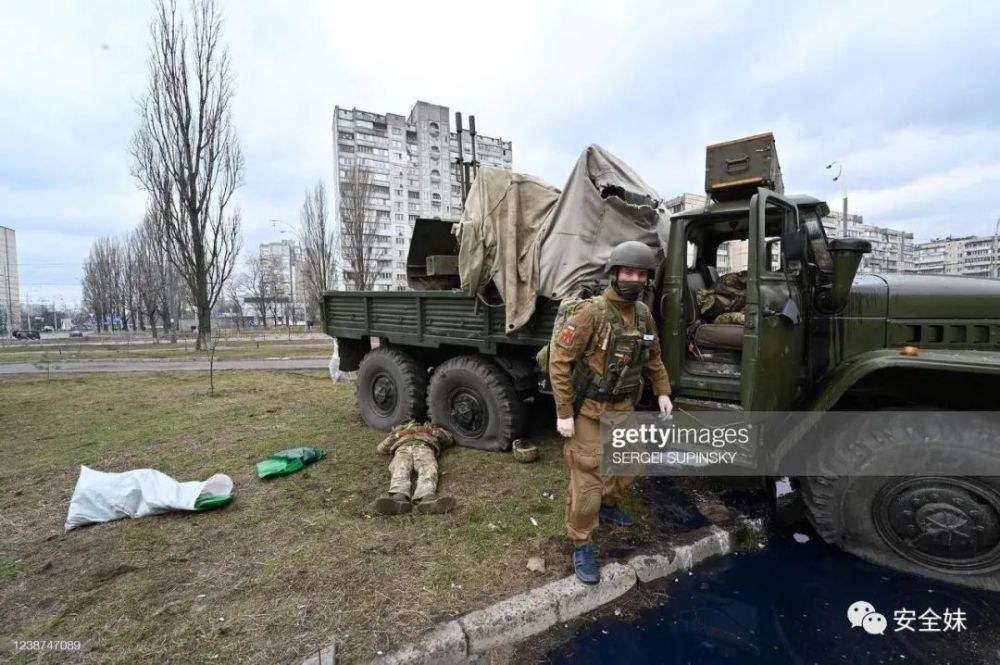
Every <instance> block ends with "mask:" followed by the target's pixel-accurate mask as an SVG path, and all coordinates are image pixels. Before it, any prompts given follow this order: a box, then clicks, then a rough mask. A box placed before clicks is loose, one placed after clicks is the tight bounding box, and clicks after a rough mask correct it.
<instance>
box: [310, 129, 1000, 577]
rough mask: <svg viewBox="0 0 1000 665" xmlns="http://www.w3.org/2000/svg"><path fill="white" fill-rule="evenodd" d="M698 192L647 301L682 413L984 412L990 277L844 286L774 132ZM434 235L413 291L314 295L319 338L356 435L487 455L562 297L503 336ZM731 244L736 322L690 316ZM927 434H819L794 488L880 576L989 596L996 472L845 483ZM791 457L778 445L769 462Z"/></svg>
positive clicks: (726, 154) (535, 388) (728, 153)
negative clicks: (787, 185) (454, 446)
mask: <svg viewBox="0 0 1000 665" xmlns="http://www.w3.org/2000/svg"><path fill="white" fill-rule="evenodd" d="M706 192H707V194H708V197H709V198H708V204H707V205H705V206H704V207H701V208H696V209H691V210H684V211H681V212H678V213H676V214H674V215H673V216H672V217H671V219H670V224H669V231H668V233H669V239H668V240H669V242H668V243H667V247H666V252H665V256H664V259H663V262H662V265H661V266H660V267H659V269H658V270H657V271H656V274H655V276H654V279H653V284H652V288H651V289H650V291H651V293H650V294H649V297H648V302H649V304H651V305H652V307H651V309H652V311H653V314H654V317H655V319H656V323H657V327H658V328H657V329H658V330H659V336H660V344H661V347H662V354H663V360H664V363H665V364H666V367H667V369H668V371H669V374H670V379H671V386H672V391H673V400H674V403H675V405H676V406H677V407H678V408H682V409H687V410H692V411H693V410H729V411H733V412H739V411H747V412H749V411H755V412H768V411H811V412H829V411H833V410H879V409H900V408H917V409H928V408H931V409H957V410H978V411H989V410H992V409H993V408H994V405H995V404H996V402H997V396H998V395H1000V283H998V282H997V281H994V280H990V279H980V278H970V277H958V276H946V275H913V274H858V268H859V264H860V262H861V260H862V257H863V255H864V254H865V253H867V252H869V251H870V249H871V247H870V243H869V242H868V241H866V240H862V239H858V238H834V239H829V238H827V234H826V231H825V229H824V226H823V223H822V218H823V217H824V216H826V215H827V214H828V212H829V209H828V206H827V205H826V203H824V202H823V201H821V200H819V199H816V198H813V197H811V196H805V195H785V194H784V193H783V184H782V180H781V171H780V166H779V165H778V161H777V154H776V153H775V151H774V142H773V138H772V137H771V136H770V135H761V136H755V137H749V138H746V139H740V140H737V141H730V142H726V143H720V144H716V145H713V146H709V147H708V150H707V168H706ZM449 226H450V225H449V224H448V223H446V222H428V223H427V224H420V223H418V226H417V227H416V229H415V233H414V238H413V241H412V247H411V252H410V256H409V263H410V264H411V267H412V269H413V270H412V271H411V284H412V285H414V286H416V287H417V288H423V289H427V290H415V291H407V292H329V293H327V294H326V296H325V307H326V315H327V316H326V321H327V333H328V334H329V335H331V336H333V337H334V338H336V340H337V343H338V345H339V353H340V362H341V369H342V370H357V401H358V408H359V409H360V412H361V416H362V418H363V419H364V421H365V422H366V423H368V424H369V425H371V426H373V427H376V428H380V429H386V428H389V427H391V426H393V425H395V424H397V423H399V422H401V421H404V420H406V419H409V418H416V419H420V418H424V417H425V416H428V415H429V417H430V419H431V420H433V421H434V422H435V423H437V424H439V425H441V426H443V427H446V428H448V429H450V430H451V431H452V432H453V433H454V434H455V437H456V439H457V441H458V442H459V443H461V444H463V445H467V446H473V447H478V448H485V449H493V450H503V449H505V448H506V447H507V446H508V445H509V443H510V441H511V440H512V439H514V438H516V437H517V436H518V434H519V433H520V432H521V431H522V429H523V427H524V425H525V417H526V411H525V404H526V402H530V401H531V400H533V399H536V398H537V397H538V396H539V394H540V392H539V391H540V386H541V390H543V391H544V387H545V381H544V377H543V376H540V371H539V369H538V367H537V365H536V363H535V360H534V356H535V354H536V352H537V351H538V350H539V349H540V348H541V347H542V346H543V345H544V344H546V343H547V342H548V341H549V339H550V335H551V332H552V326H553V322H554V320H555V315H556V311H557V308H558V303H557V302H552V301H546V300H545V299H544V298H542V299H539V302H538V304H537V308H536V310H535V314H534V316H533V317H532V319H531V320H530V321H529V322H528V324H527V325H525V326H523V327H522V328H520V329H518V330H516V331H513V332H511V333H507V332H505V330H504V310H503V303H502V302H500V301H499V299H498V298H497V297H495V296H494V297H491V296H489V295H487V296H486V297H481V296H480V297H473V296H468V295H466V294H465V293H463V292H462V291H460V290H457V289H453V288H449V286H457V284H456V283H455V282H454V281H449V280H454V271H453V270H451V268H453V267H454V239H453V238H452V237H451V235H450V233H448V232H447V229H448V228H449ZM738 247H745V249H746V252H747V261H746V264H747V276H746V284H747V292H746V306H745V324H744V325H735V324H713V323H702V322H700V321H699V309H698V306H697V303H696V302H695V298H694V296H695V294H696V293H697V291H698V289H701V288H704V287H707V286H711V285H712V284H713V283H714V282H715V280H717V279H718V277H719V274H718V272H719V271H718V269H719V265H720V263H721V261H720V258H721V257H722V256H725V255H726V254H727V253H735V251H737V248H738ZM449 256H451V257H452V258H451V259H450V260H449V258H448V257H449ZM597 288H600V285H595V290H596V289H597ZM435 289H437V290H435ZM373 341H377V344H373ZM373 347H374V348H373ZM991 427H992V423H991V422H989V421H988V420H985V419H983V418H982V417H981V416H975V417H973V416H970V418H969V419H968V420H967V421H966V423H965V426H964V427H963V428H962V429H961V431H952V430H947V429H945V430H944V431H939V432H937V433H936V434H935V435H934V436H937V437H938V438H939V443H944V444H945V445H953V446H956V447H962V446H965V447H971V448H977V447H980V448H983V449H982V450H977V452H978V453H982V454H987V455H992V456H994V457H995V456H997V455H998V452H997V451H996V450H993V449H992V447H990V446H989V444H988V443H985V442H986V441H988V439H989V437H987V436H984V432H986V433H988V432H989V431H990V428H991ZM928 436H929V435H928V433H927V432H923V431H913V429H912V428H910V429H907V428H905V427H904V428H902V429H897V430H895V431H892V432H877V431H876V432H866V433H864V434H858V433H853V434H852V433H840V434H835V435H832V436H830V437H829V438H828V440H825V441H824V443H823V445H822V446H820V447H819V448H818V449H817V450H812V451H810V454H811V455H813V456H814V457H815V459H816V460H817V465H816V468H818V469H820V470H821V471H820V472H819V473H818V474H817V475H814V476H806V477H801V478H796V479H794V482H795V483H796V485H797V486H798V487H799V488H800V490H801V495H802V498H803V502H804V505H805V507H806V509H807V512H808V514H809V518H810V520H811V522H812V523H813V525H814V526H815V528H816V530H817V531H818V533H819V534H820V535H821V536H822V537H823V538H824V539H825V540H827V541H828V542H831V543H835V544H837V545H839V546H841V547H842V548H843V549H845V550H847V551H849V552H852V553H855V554H857V555H860V556H862V557H864V558H867V559H869V560H872V561H875V562H877V563H881V564H884V565H887V566H890V567H892V568H896V569H901V570H906V571H910V572H913V573H916V574H921V575H926V576H930V577H934V578H938V579H943V580H947V581H951V582H956V583H960V584H965V585H970V586H977V587H983V588H991V589H1000V573H998V570H1000V479H998V478H995V477H962V476H945V475H942V476H933V477H896V478H893V477H875V478H872V477H869V476H863V475H859V474H857V473H856V472H857V471H858V470H859V469H861V468H862V467H864V466H865V465H866V464H869V463H870V462H872V461H873V460H876V461H877V460H878V459H879V458H880V456H883V455H886V454H889V452H892V454H899V451H900V450H902V451H903V453H904V454H905V453H906V452H907V451H910V450H912V451H913V452H915V453H916V452H919V451H920V450H922V449H923V447H925V446H926V445H927V443H926V442H927V441H928ZM796 444H797V440H796V439H794V438H792V439H785V440H782V442H781V444H780V449H779V450H774V451H771V454H773V455H776V456H781V455H785V454H792V453H793V452H795V451H796ZM799 452H801V451H799ZM915 511H916V512H915Z"/></svg>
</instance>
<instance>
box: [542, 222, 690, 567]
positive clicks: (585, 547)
mask: <svg viewBox="0 0 1000 665" xmlns="http://www.w3.org/2000/svg"><path fill="white" fill-rule="evenodd" d="M655 269H656V256H655V255H654V254H653V251H652V250H651V249H650V248H649V247H647V246H646V245H645V244H643V243H641V242H638V241H635V240H629V241H627V242H623V243H621V244H620V245H618V246H617V247H615V248H614V250H613V251H612V252H611V257H610V258H609V259H608V273H609V274H610V275H611V285H610V286H609V287H608V288H607V289H605V290H604V292H603V293H602V294H601V295H599V296H596V297H594V298H591V299H590V300H589V301H587V302H585V303H583V304H581V305H580V306H579V307H578V308H577V309H576V311H574V312H573V313H572V315H570V316H569V318H567V319H566V322H565V323H564V324H563V326H562V329H561V330H560V331H559V332H558V333H557V334H556V335H555V336H554V339H555V343H554V344H553V345H552V347H551V349H550V351H549V378H550V380H551V382H552V392H553V395H554V396H555V401H556V417H557V420H556V429H558V430H559V434H561V435H562V436H563V437H566V439H567V440H566V442H565V444H564V446H563V455H564V457H565V458H566V464H567V466H569V491H568V496H567V499H566V533H567V535H568V536H569V538H570V540H572V541H573V545H574V550H573V569H574V570H575V571H576V576H577V577H578V578H579V579H580V580H581V581H582V582H584V583H586V584H595V583H597V582H599V581H600V580H601V574H600V570H599V568H598V566H597V558H596V556H595V555H594V546H593V544H591V540H590V537H591V532H593V530H594V528H595V527H596V526H597V523H598V519H602V520H606V521H609V522H613V523H615V524H620V525H622V526H630V525H632V523H633V521H632V518H631V517H629V516H628V515H627V514H626V513H625V512H624V511H622V509H621V508H619V507H618V501H619V500H620V499H621V498H622V495H623V494H624V492H625V490H627V489H628V487H629V486H630V485H631V484H632V481H633V480H634V478H633V477H626V476H602V475H601V473H600V471H599V468H598V467H599V466H600V455H601V443H600V431H601V430H600V417H601V415H602V414H604V413H611V412H631V411H633V410H634V405H635V402H636V401H637V400H638V399H639V396H640V394H641V392H642V376H643V374H645V375H646V376H647V378H648V379H649V380H650V382H651V384H652V387H653V391H654V393H655V394H656V395H657V396H658V401H659V407H660V411H664V412H666V413H670V411H671V410H672V409H673V405H672V404H671V402H670V397H669V395H670V380H669V378H668V377H667V370H666V368H665V367H664V366H663V361H662V360H661V359H660V345H659V341H658V339H657V335H656V328H655V323H654V322H653V317H652V316H650V312H649V308H648V307H646V305H645V303H643V302H641V301H640V296H641V295H642V292H643V291H644V290H645V288H646V283H647V279H648V278H649V277H651V276H652V272H653V271H654V270H655ZM577 405H579V411H578V412H575V407H576V406H577ZM574 415H575V418H574Z"/></svg>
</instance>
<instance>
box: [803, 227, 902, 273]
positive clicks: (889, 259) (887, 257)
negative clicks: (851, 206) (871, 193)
mask: <svg viewBox="0 0 1000 665" xmlns="http://www.w3.org/2000/svg"><path fill="white" fill-rule="evenodd" d="M843 218H844V216H843V214H842V213H840V212H831V213H830V214H829V215H827V216H826V217H824V218H823V228H824V229H825V230H826V236H827V238H840V237H841V236H842V235H843V228H844V227H843V224H842V220H843ZM847 236H848V237H849V238H864V239H865V240H868V241H869V242H871V244H872V251H871V253H870V254H865V255H864V257H863V258H862V259H861V266H860V267H859V268H858V272H913V271H914V270H915V269H916V262H915V258H916V255H915V250H914V244H913V233H911V232H910V231H901V230H899V229H891V228H888V227H883V226H873V225H871V224H865V223H864V217H862V216H861V215H852V214H850V213H848V214H847Z"/></svg>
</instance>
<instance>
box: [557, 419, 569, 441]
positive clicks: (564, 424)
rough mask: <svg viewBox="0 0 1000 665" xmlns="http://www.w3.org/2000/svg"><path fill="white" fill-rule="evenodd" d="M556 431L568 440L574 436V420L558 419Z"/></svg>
mask: <svg viewBox="0 0 1000 665" xmlns="http://www.w3.org/2000/svg"><path fill="white" fill-rule="evenodd" d="M556 430H558V431H559V433H560V434H561V435H563V436H564V437H566V438H567V439H568V438H569V437H571V436H573V419H572V418H556Z"/></svg>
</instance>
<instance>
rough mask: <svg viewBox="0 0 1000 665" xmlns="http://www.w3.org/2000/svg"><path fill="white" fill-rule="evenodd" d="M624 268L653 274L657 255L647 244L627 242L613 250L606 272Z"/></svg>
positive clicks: (635, 241)
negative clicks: (647, 271)
mask: <svg viewBox="0 0 1000 665" xmlns="http://www.w3.org/2000/svg"><path fill="white" fill-rule="evenodd" d="M622 266H625V267H628V268H638V269H640V270H649V271H650V272H652V271H654V270H656V254H654V253H653V250H651V249H650V248H649V246H648V245H646V244H645V243H642V242H639V241H638V240H626V241H625V242H623V243H619V244H618V246H616V247H615V248H614V249H613V250H611V256H610V257H609V258H608V264H607V266H606V268H605V272H613V271H614V269H615V268H619V267H622Z"/></svg>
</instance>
